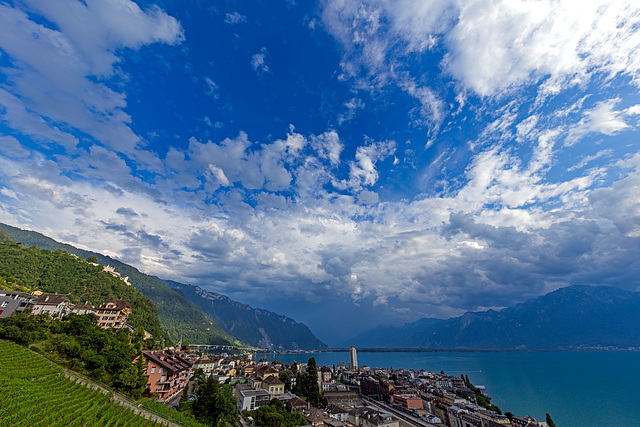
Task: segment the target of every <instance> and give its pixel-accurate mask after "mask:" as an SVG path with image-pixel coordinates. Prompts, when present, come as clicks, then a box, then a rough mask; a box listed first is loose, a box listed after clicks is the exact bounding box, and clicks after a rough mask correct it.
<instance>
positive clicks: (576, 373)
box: [254, 351, 640, 427]
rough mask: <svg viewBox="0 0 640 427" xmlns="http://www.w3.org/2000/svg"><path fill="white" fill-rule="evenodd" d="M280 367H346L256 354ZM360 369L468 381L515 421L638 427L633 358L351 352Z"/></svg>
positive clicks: (333, 357) (319, 356)
mask: <svg viewBox="0 0 640 427" xmlns="http://www.w3.org/2000/svg"><path fill="white" fill-rule="evenodd" d="M254 357H256V359H254V360H256V361H257V360H258V359H259V358H262V357H264V358H266V359H268V360H270V361H274V360H280V361H281V362H284V363H293V362H294V361H297V362H306V361H307V360H308V359H309V358H310V357H315V358H316V363H317V364H318V365H321V366H322V365H324V366H331V365H334V364H335V365H337V364H338V363H339V362H345V363H347V365H348V363H349V353H348V352H346V351H345V352H322V353H301V354H273V353H267V354H256V355H255V356H254ZM358 364H359V365H360V366H365V365H366V366H370V367H380V368H391V367H393V368H394V369H399V368H406V369H415V370H420V369H425V370H427V371H435V372H440V371H441V370H442V371H444V372H445V373H447V374H452V375H460V374H462V373H464V374H465V375H469V379H470V380H471V382H472V383H473V384H475V385H484V386H486V388H487V392H488V393H489V396H491V397H492V402H493V403H495V404H496V405H498V406H499V407H500V409H502V411H503V412H506V411H510V412H512V413H513V414H515V415H531V416H533V417H535V418H537V419H540V420H543V421H544V419H545V413H546V412H548V413H549V414H551V416H552V418H553V420H554V421H555V423H556V425H557V426H558V427H569V426H609V425H614V424H615V425H629V426H630V425H640V421H639V420H640V394H638V392H637V391H636V388H635V386H636V385H638V384H640V352H633V351H575V352H574V351H540V352H365V351H359V352H358Z"/></svg>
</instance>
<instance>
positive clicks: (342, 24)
mask: <svg viewBox="0 0 640 427" xmlns="http://www.w3.org/2000/svg"><path fill="white" fill-rule="evenodd" d="M639 12H640V5H638V4H637V3H636V2H634V1H631V0H618V1H603V0H592V1H579V0H571V1H557V0H542V1H535V2H531V1H525V0H516V1H510V0H509V1H503V0H472V1H455V0H450V1H449V0H442V1H422V0H402V1H395V2H392V1H388V0H372V1H368V2H360V1H355V2H351V1H345V0H327V1H325V4H324V9H323V12H322V13H323V15H322V16H323V22H324V23H325V26H326V28H327V29H328V30H329V32H330V33H331V34H332V35H333V36H334V37H336V39H337V40H338V41H339V42H340V43H341V44H342V46H343V48H344V51H345V57H344V60H343V69H344V72H345V73H346V74H347V75H349V76H357V75H358V74H359V73H360V72H361V70H362V69H365V70H366V71H367V72H368V73H371V75H375V76H377V77H376V82H377V83H378V84H386V82H389V81H390V80H395V77H394V73H396V71H395V70H397V69H398V68H403V67H405V68H407V67H406V65H407V64H409V63H410V62H409V60H408V59H407V58H410V55H411V54H413V53H416V52H417V53H424V54H428V53H429V51H430V50H431V49H433V47H434V46H442V47H444V48H445V49H446V50H445V52H446V54H445V56H444V60H443V62H442V66H443V67H444V70H445V71H446V72H447V73H449V74H450V75H451V76H452V77H454V78H455V79H456V80H458V81H459V82H461V83H462V85H463V86H464V87H465V88H468V89H470V90H472V91H474V92H475V93H476V94H478V95H480V96H493V95H497V94H499V93H500V92H501V91H505V90H511V89H514V88H519V87H521V86H525V85H529V84H532V83H538V82H543V85H542V87H541V89H540V90H541V92H542V93H543V96H546V95H550V94H555V93H558V92H559V91H561V90H563V89H564V88H566V87H567V86H572V85H576V84H581V83H585V82H587V81H588V80H589V79H590V76H591V75H592V74H594V73H603V74H605V75H606V76H607V77H613V76H616V75H618V74H626V75H627V76H629V77H630V78H631V79H632V80H634V81H635V82H636V84H640V83H638V82H640V58H638V55H636V54H635V53H636V52H637V51H638V49H639V48H640V34H639V33H638V32H637V31H636V28H637V26H638V24H639V23H640V13H639ZM414 77H417V75H416V76H414Z"/></svg>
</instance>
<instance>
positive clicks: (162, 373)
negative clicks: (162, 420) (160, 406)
mask: <svg viewBox="0 0 640 427" xmlns="http://www.w3.org/2000/svg"><path fill="white" fill-rule="evenodd" d="M140 357H144V361H145V365H146V367H147V369H146V372H145V374H146V375H147V378H148V380H147V393H149V394H153V393H157V394H158V400H159V401H160V402H163V403H164V402H167V401H168V400H171V399H172V398H174V397H175V396H176V395H177V394H178V393H180V392H181V391H182V389H183V388H184V387H186V385H187V384H188V383H189V378H190V377H191V371H192V365H191V362H190V361H189V360H187V359H186V358H183V357H181V356H179V355H176V354H170V353H167V352H165V351H163V350H148V351H143V352H142V353H140V354H139V355H138V356H137V357H136V358H135V359H134V362H135V361H136V360H138V358H140Z"/></svg>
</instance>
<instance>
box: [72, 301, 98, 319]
mask: <svg viewBox="0 0 640 427" xmlns="http://www.w3.org/2000/svg"><path fill="white" fill-rule="evenodd" d="M71 312H72V313H74V314H78V315H80V316H82V315H83V314H96V309H95V307H94V306H93V304H91V303H90V302H89V301H85V302H84V304H76V305H74V306H73V307H72V308H71Z"/></svg>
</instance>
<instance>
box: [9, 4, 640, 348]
mask: <svg viewBox="0 0 640 427" xmlns="http://www.w3.org/2000/svg"><path fill="white" fill-rule="evenodd" d="M638 28H640V5H638V4H636V2H633V1H613V2H612V1H587V2H585V1H568V0H567V1H551V0H541V1H536V2H531V1H518V0H516V1H514V0H509V1H507V0H504V1H499V0H471V1H463V2H461V1H445V0H442V1H440V0H429V1H424V0H396V1H390V0H371V1H347V0H323V1H318V2H301V1H295V0H281V1H280V0H273V1H264V2H258V1H227V2H204V1H179V2H178V1H162V2H146V1H145V2H143V1H140V2H137V3H136V2H132V1H130V0H110V1H104V0H85V1H78V0H58V1H56V2H51V1H47V0H24V1H15V2H2V3H0V221H2V222H5V223H8V224H12V225H15V226H19V227H23V228H28V229H33V230H37V231H40V232H42V233H44V234H46V235H49V236H51V237H53V238H56V239H58V240H61V241H64V242H68V243H71V244H73V245H76V246H79V247H83V248H88V249H91V250H96V251H99V252H102V253H105V254H108V255H112V256H115V257H117V258H119V259H121V260H122V261H124V262H127V263H130V264H132V265H135V266H137V267H138V268H140V269H141V270H142V271H144V272H147V273H150V274H154V275H158V276H160V277H163V278H167V279H174V280H178V281H182V282H187V283H193V284H197V285H200V286H202V287H204V288H205V289H208V290H211V291H215V292H220V293H223V294H226V295H228V296H230V297H232V298H234V299H237V300H239V301H242V302H245V303H249V304H251V305H254V306H258V307H263V308H267V309H271V310H274V311H277V312H279V313H281V314H285V315H288V316H291V317H293V318H295V319H296V320H298V321H302V322H305V323H306V324H308V325H309V326H310V327H311V328H312V330H313V331H314V332H316V334H317V335H318V336H319V338H321V339H323V340H325V341H326V342H328V343H330V344H333V343H339V342H341V341H342V340H344V339H346V338H348V337H349V336H351V335H352V334H355V333H357V332H359V331H362V330H365V329H367V328H370V327H372V326H375V325H377V324H381V323H394V324H401V323H403V322H407V321H413V320H416V319H418V318H421V317H450V316H454V315H459V314H461V313H463V312H465V311H468V310H484V309H488V308H496V309H499V308H501V307H505V306H509V305H513V304H515V303H518V302H522V301H524V300H526V299H528V298H531V297H535V296H538V295H541V294H544V293H547V292H549V291H552V290H555V289H557V288H559V287H563V286H568V285H573V284H594V285H597V284H604V285H612V286H618V287H621V288H624V289H629V290H637V289H638V286H639V282H638V277H640V265H639V263H638V260H639V259H640V172H639V170H638V168H639V166H640V153H639V151H640V143H639V141H638V126H639V124H640V96H639V92H638V89H639V88H640V54H639V53H640V31H638Z"/></svg>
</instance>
